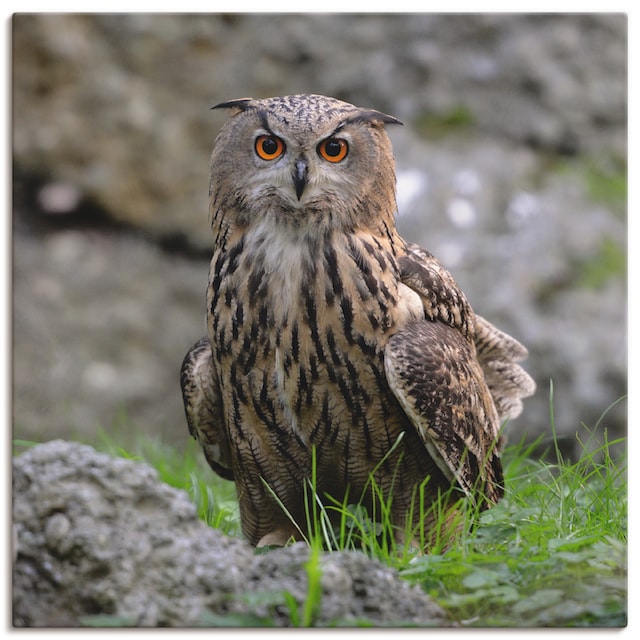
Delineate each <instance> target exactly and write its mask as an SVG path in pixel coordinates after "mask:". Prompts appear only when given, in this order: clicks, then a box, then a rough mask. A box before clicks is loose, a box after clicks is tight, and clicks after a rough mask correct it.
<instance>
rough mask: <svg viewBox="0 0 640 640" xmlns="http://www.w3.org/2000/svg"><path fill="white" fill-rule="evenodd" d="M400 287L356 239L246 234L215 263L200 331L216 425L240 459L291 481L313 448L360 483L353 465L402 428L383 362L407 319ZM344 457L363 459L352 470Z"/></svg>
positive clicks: (378, 451) (381, 256)
mask: <svg viewBox="0 0 640 640" xmlns="http://www.w3.org/2000/svg"><path fill="white" fill-rule="evenodd" d="M403 288H404V285H401V284H400V283H399V281H398V280H397V277H396V275H395V272H394V261H393V257H392V256H391V254H388V253H385V252H384V251H383V250H381V248H380V247H379V246H378V247H374V246H372V245H371V244H369V241H368V240H366V239H365V240H362V239H359V238H357V237H354V238H349V239H346V240H344V241H343V242H336V241H335V239H333V241H331V242H324V243H322V242H315V243H314V242H297V243H292V242H291V239H286V238H285V239H283V238H282V237H280V236H278V237H271V238H269V237H268V236H265V235H263V236H262V237H260V236H258V235H254V236H249V237H247V236H245V237H243V239H242V240H240V241H239V242H238V244H237V245H235V246H232V247H231V248H230V249H228V250H227V251H225V252H224V253H220V254H218V255H214V259H213V261H212V271H211V277H210V287H209V294H208V298H209V318H208V326H209V334H210V338H211V342H212V344H213V352H214V357H215V360H216V365H217V368H218V371H217V372H218V378H219V380H220V385H221V391H222V397H223V406H224V410H225V414H226V421H227V425H228V428H229V429H230V432H231V436H232V440H233V438H234V437H235V438H236V440H238V441H241V440H247V441H253V442H254V443H255V446H254V445H250V446H249V445H247V446H245V447H240V449H239V450H242V451H245V452H247V453H246V455H255V451H257V450H259V451H261V452H263V453H262V454H261V455H260V456H259V458H260V460H262V461H263V464H265V465H272V464H283V465H285V466H286V465H293V466H291V468H290V469H289V471H290V472H291V473H293V474H294V475H298V472H297V471H296V469H295V468H294V467H295V466H296V465H298V464H300V460H302V459H304V460H306V461H307V463H309V464H310V458H309V454H310V451H311V448H312V446H315V447H316V449H317V450H319V451H322V455H323V456H324V459H325V460H331V464H335V465H336V467H335V468H336V469H341V473H342V474H343V475H345V476H346V475H349V476H351V475H353V474H356V475H357V474H358V473H359V472H358V468H360V472H361V474H362V475H363V476H366V473H367V472H368V469H367V468H366V466H367V465H366V464H364V462H363V461H367V460H370V461H371V463H372V464H373V461H375V460H380V458H382V457H384V455H385V453H386V452H387V451H388V450H389V448H390V447H391V446H392V445H393V442H394V440H395V439H396V438H397V436H398V434H399V433H400V431H401V430H402V429H403V428H404V426H406V417H405V415H404V412H403V411H402V410H401V409H400V407H399V405H398V403H397V401H396V399H395V397H394V396H393V394H392V393H391V391H390V389H389V387H388V385H387V382H386V377H385V373H384V362H383V355H384V348H385V345H386V342H387V341H388V339H389V337H390V336H391V335H393V333H395V332H396V331H397V330H398V328H399V327H400V326H402V325H403V324H404V323H405V322H406V321H407V318H408V317H409V316H413V315H414V314H415V313H417V310H416V309H415V308H414V307H415V300H413V298H412V297H411V295H409V294H408V293H407V292H406V291H404V289H403ZM350 450H357V451H360V452H362V453H363V455H362V456H361V457H360V458H359V460H360V463H359V467H358V465H356V467H358V468H354V467H353V466H352V467H351V468H350V467H349V464H347V462H346V460H347V459H348V458H349V451H350ZM295 452H297V453H295ZM273 461H277V462H275V463H274V462H273ZM327 464H329V463H327ZM303 466H304V464H303ZM307 471H308V470H301V471H299V474H300V475H302V476H304V475H306V474H307ZM265 472H266V471H265Z"/></svg>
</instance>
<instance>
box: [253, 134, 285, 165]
mask: <svg viewBox="0 0 640 640" xmlns="http://www.w3.org/2000/svg"><path fill="white" fill-rule="evenodd" d="M256 153H257V154H258V156H260V157H261V158H262V159H263V160H275V159H276V158H279V157H280V156H281V155H282V154H283V153H284V142H282V140H280V138H276V137H275V136H267V135H264V136H258V137H257V138H256Z"/></svg>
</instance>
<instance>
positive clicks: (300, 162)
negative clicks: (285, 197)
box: [293, 158, 309, 200]
mask: <svg viewBox="0 0 640 640" xmlns="http://www.w3.org/2000/svg"><path fill="white" fill-rule="evenodd" d="M308 171H309V166H308V165H307V161H306V160H305V159H304V158H298V159H297V160H296V163H295V167H294V170H293V184H294V186H295V188H296V196H297V197H298V200H300V198H301V197H302V194H303V192H304V188H305V187H306V186H307V174H308Z"/></svg>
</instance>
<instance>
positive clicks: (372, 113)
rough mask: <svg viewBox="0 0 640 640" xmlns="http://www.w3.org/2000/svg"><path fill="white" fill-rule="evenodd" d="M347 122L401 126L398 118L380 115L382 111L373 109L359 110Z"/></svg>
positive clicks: (384, 114)
mask: <svg viewBox="0 0 640 640" xmlns="http://www.w3.org/2000/svg"><path fill="white" fill-rule="evenodd" d="M347 122H368V123H370V124H376V125H385V124H400V125H401V124H403V123H402V122H401V121H400V120H398V118H394V117H393V116H390V115H388V114H386V113H382V111H376V110H375V109H361V110H360V111H358V113H356V114H355V115H354V116H351V117H350V118H348V119H347ZM345 124H346V123H345Z"/></svg>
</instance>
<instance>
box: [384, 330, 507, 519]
mask: <svg viewBox="0 0 640 640" xmlns="http://www.w3.org/2000/svg"><path fill="white" fill-rule="evenodd" d="M384 364H385V373H386V376H387V381H388V383H389V386H390V387H391V389H392V391H393V393H394V394H395V396H396V398H397V399H398V400H399V402H400V404H401V405H402V407H403V409H404V411H405V413H406V414H407V416H408V417H409V419H410V420H411V422H412V423H413V426H414V427H415V428H416V430H417V432H418V433H419V435H420V437H421V439H422V442H423V443H424V446H425V447H426V448H427V450H428V452H429V454H430V455H431V457H432V458H433V460H434V461H435V462H436V464H437V465H438V467H439V468H440V470H441V471H442V472H443V473H444V474H445V476H446V477H448V478H449V479H450V480H451V481H452V482H455V483H457V484H458V485H459V487H460V488H461V489H462V490H463V491H464V493H465V494H466V495H467V496H469V497H470V498H471V499H472V500H473V501H474V502H476V503H477V504H478V505H479V506H480V508H484V507H487V506H490V505H491V504H494V503H495V502H497V501H498V500H499V499H500V498H501V497H502V495H503V486H502V485H503V476H502V466H501V463H500V456H499V452H498V450H497V437H498V426H499V423H498V416H497V413H496V410H495V407H494V404H493V401H492V399H491V395H490V392H489V389H488V388H487V385H486V383H485V381H484V375H483V373H482V369H481V368H480V365H479V363H478V361H477V360H476V358H475V354H474V351H473V347H472V346H471V344H470V343H469V342H468V341H467V340H466V339H465V338H463V336H462V335H461V333H460V331H459V330H457V329H455V328H453V327H450V326H448V325H446V324H443V323H441V322H437V321H436V322H431V321H429V320H417V321H414V322H412V323H410V324H409V325H408V326H407V327H405V328H404V329H403V330H402V331H401V332H399V333H397V334H395V335H394V336H393V337H392V338H391V339H390V340H389V342H388V343H387V346H386V348H385V359H384Z"/></svg>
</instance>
